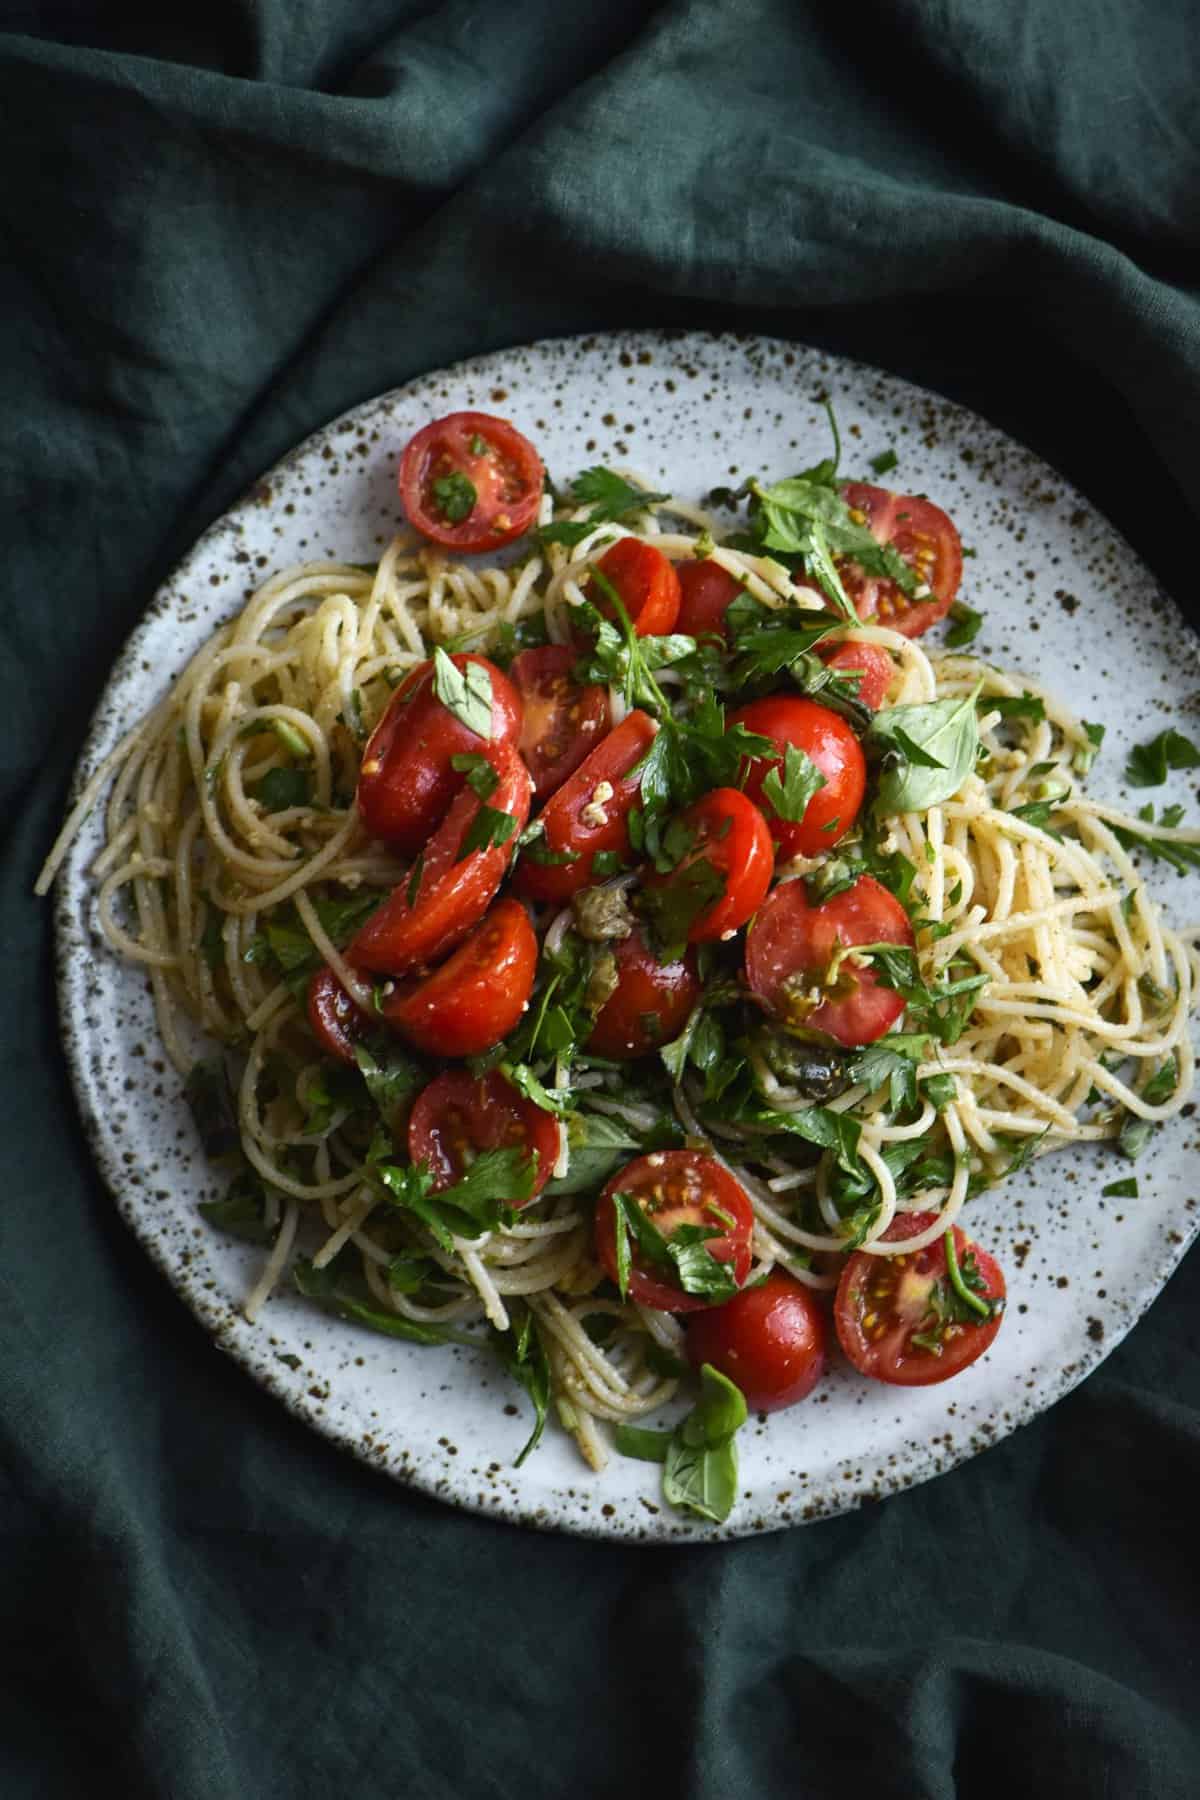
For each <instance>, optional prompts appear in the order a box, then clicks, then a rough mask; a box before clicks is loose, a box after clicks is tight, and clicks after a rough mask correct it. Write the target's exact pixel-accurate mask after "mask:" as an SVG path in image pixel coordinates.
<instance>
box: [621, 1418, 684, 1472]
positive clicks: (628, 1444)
mask: <svg viewBox="0 0 1200 1800" xmlns="http://www.w3.org/2000/svg"><path fill="white" fill-rule="evenodd" d="M613 1443H614V1445H615V1447H616V1450H617V1452H618V1454H619V1455H621V1456H633V1457H636V1458H637V1459H638V1461H639V1462H654V1463H662V1462H666V1460H667V1452H668V1450H669V1449H670V1446H671V1433H670V1432H669V1431H647V1430H646V1428H645V1426H643V1425H624V1424H622V1425H618V1426H617V1429H616V1431H615V1432H614V1433H613Z"/></svg>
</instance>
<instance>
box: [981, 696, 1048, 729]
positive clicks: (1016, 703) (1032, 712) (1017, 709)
mask: <svg viewBox="0 0 1200 1800" xmlns="http://www.w3.org/2000/svg"><path fill="white" fill-rule="evenodd" d="M982 705H983V707H984V710H985V711H987V712H998V713H999V714H1000V717H1001V718H1002V719H1028V720H1029V721H1030V723H1031V724H1033V725H1040V724H1041V723H1042V720H1043V719H1044V718H1045V717H1046V708H1045V704H1044V702H1043V701H1042V699H1041V697H1040V695H1038V694H1031V693H1029V692H1028V690H1026V692H1025V693H1023V694H989V695H988V696H987V698H986V699H985V700H984V701H983V702H982Z"/></svg>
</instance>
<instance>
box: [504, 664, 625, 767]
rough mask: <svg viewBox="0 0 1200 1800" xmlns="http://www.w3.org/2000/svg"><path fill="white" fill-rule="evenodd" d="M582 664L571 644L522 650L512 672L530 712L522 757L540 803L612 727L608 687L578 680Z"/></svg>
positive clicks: (522, 743) (511, 669)
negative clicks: (577, 670) (578, 667)
mask: <svg viewBox="0 0 1200 1800" xmlns="http://www.w3.org/2000/svg"><path fill="white" fill-rule="evenodd" d="M578 660H579V658H578V656H577V655H576V653H575V651H574V650H572V649H571V648H570V647H569V646H568V645H566V644H547V645H545V646H544V648H542V649H540V650H522V652H521V654H520V656H517V657H514V658H513V661H512V664H511V666H510V668H509V674H510V675H511V677H512V680H513V682H514V683H515V685H516V688H517V692H518V693H519V694H520V696H521V704H522V706H523V707H524V710H525V723H524V725H523V726H522V727H521V746H520V747H521V755H522V756H523V757H524V758H525V765H526V767H527V768H528V770H529V773H530V774H531V775H532V776H533V792H534V798H535V799H537V800H544V799H545V798H546V796H547V795H548V794H552V793H553V792H554V790H555V789H556V788H560V787H561V786H562V784H563V782H564V781H565V780H566V779H567V776H568V775H573V774H574V773H575V770H576V769H577V768H578V767H579V765H580V763H581V762H582V761H583V759H584V757H585V756H586V755H587V753H588V751H589V750H591V749H593V748H594V747H595V745H596V744H598V743H599V742H600V739H601V738H602V737H604V735H605V734H606V732H607V731H608V728H609V725H610V723H611V713H610V710H609V704H608V690H607V688H603V687H601V686H600V685H599V683H598V682H590V683H589V684H588V685H587V686H582V685H581V684H580V683H579V682H578V681H576V680H575V678H574V676H573V674H572V672H571V671H572V670H573V668H574V667H575V664H576V663H577V662H578Z"/></svg>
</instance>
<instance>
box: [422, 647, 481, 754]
mask: <svg viewBox="0 0 1200 1800" xmlns="http://www.w3.org/2000/svg"><path fill="white" fill-rule="evenodd" d="M433 669H434V675H433V688H434V692H435V693H436V695H437V697H438V699H439V700H440V701H441V703H442V705H443V706H444V707H445V708H446V709H447V711H448V712H452V713H453V714H454V717H455V718H456V719H457V720H458V722H459V724H460V725H465V726H466V728H467V730H468V731H473V732H474V733H475V735H476V737H481V738H490V737H491V735H492V678H491V676H490V675H489V674H488V672H487V670H486V669H485V668H484V667H483V665H482V663H477V662H469V663H467V664H466V666H465V668H463V669H459V668H458V666H457V664H455V663H453V662H451V660H450V658H449V657H448V656H447V655H446V652H445V651H444V650H443V649H442V647H441V645H440V644H439V645H438V646H437V647H436V648H435V650H434V652H433Z"/></svg>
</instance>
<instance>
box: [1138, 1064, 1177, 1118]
mask: <svg viewBox="0 0 1200 1800" xmlns="http://www.w3.org/2000/svg"><path fill="white" fill-rule="evenodd" d="M1178 1086H1179V1058H1178V1056H1177V1055H1176V1054H1175V1052H1174V1051H1172V1052H1171V1054H1170V1056H1168V1058H1167V1060H1166V1062H1165V1063H1163V1064H1162V1066H1161V1067H1160V1068H1158V1069H1156V1070H1155V1072H1154V1074H1153V1075H1152V1076H1151V1077H1150V1079H1149V1081H1148V1082H1147V1083H1146V1085H1145V1087H1144V1088H1143V1089H1142V1093H1141V1097H1142V1099H1143V1100H1144V1101H1145V1102H1146V1104H1147V1106H1161V1105H1162V1103H1163V1101H1164V1100H1169V1099H1170V1098H1171V1095H1172V1094H1173V1093H1174V1092H1175V1089H1176V1088H1177V1087H1178Z"/></svg>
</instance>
